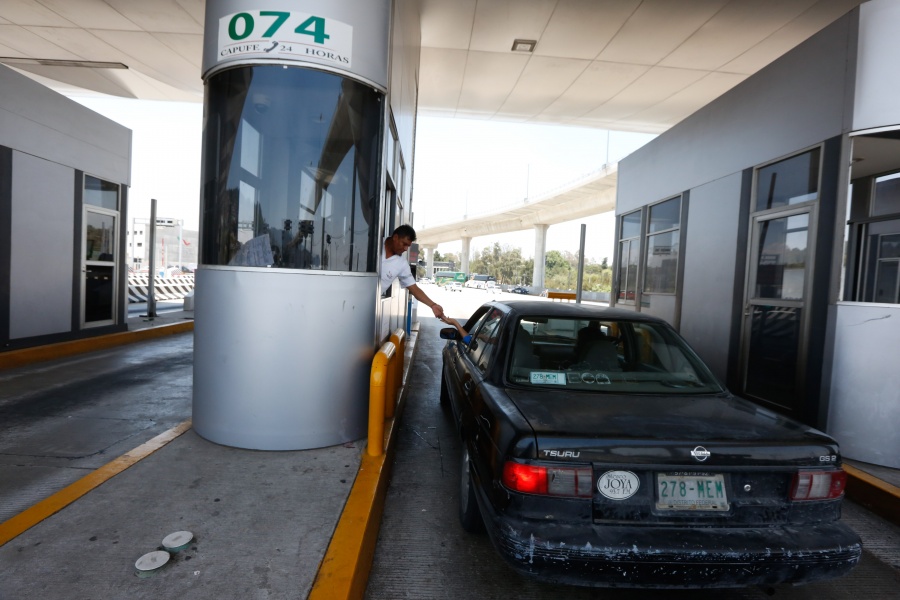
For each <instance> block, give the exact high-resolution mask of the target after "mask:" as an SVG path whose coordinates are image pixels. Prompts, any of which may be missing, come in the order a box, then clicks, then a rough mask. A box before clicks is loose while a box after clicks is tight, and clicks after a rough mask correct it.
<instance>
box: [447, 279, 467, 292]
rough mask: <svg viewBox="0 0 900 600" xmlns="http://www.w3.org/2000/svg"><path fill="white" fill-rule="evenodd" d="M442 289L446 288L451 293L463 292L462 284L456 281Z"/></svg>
mask: <svg viewBox="0 0 900 600" xmlns="http://www.w3.org/2000/svg"><path fill="white" fill-rule="evenodd" d="M444 287H445V288H447V289H448V290H450V291H451V292H461V291H462V290H463V286H462V284H461V283H460V282H458V281H451V282H450V283H448V284H446V285H445V286H444Z"/></svg>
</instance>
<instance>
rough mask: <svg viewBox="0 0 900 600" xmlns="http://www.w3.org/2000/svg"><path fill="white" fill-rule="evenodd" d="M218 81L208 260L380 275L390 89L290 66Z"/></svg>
mask: <svg viewBox="0 0 900 600" xmlns="http://www.w3.org/2000/svg"><path fill="white" fill-rule="evenodd" d="M206 85H207V89H206V98H205V102H206V107H205V114H206V120H205V124H204V132H203V135H204V156H203V174H202V182H203V191H202V195H203V197H202V211H201V218H202V223H203V241H202V246H201V256H200V261H201V263H203V264H207V265H228V266H243V267H264V268H267V267H271V268H286V269H312V270H325V271H357V272H375V271H376V268H377V258H378V255H377V251H378V239H377V227H376V225H377V218H378V214H379V211H378V198H379V193H380V181H379V171H380V170H379V168H378V163H377V161H378V148H379V144H380V138H379V131H380V126H381V120H382V114H381V113H382V109H381V106H382V102H383V99H382V98H383V96H382V94H380V93H379V92H377V91H375V90H373V89H372V88H371V87H370V86H367V85H364V84H361V83H358V82H356V81H353V80H351V79H346V78H343V77H340V76H338V75H334V74H332V73H325V72H321V71H315V70H310V69H303V68H296V67H290V68H286V67H283V66H281V65H273V66H270V65H267V66H252V67H240V68H235V69H229V70H226V71H223V72H221V73H218V74H216V75H214V76H212V77H211V78H210V79H209V80H208V81H207V84H206Z"/></svg>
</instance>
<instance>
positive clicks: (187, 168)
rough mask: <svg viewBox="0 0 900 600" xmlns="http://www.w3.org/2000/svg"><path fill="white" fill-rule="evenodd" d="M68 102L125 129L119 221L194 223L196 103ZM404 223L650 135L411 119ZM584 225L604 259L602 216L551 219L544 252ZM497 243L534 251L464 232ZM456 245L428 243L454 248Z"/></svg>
mask: <svg viewBox="0 0 900 600" xmlns="http://www.w3.org/2000/svg"><path fill="white" fill-rule="evenodd" d="M70 98H72V99H73V100H75V101H76V102H79V103H81V104H83V105H84V106H87V107H88V108H90V109H91V110H94V111H95V112H98V113H100V114H102V115H104V116H106V117H107V118H110V119H112V120H114V121H116V122H118V123H120V124H122V125H124V126H125V127H128V128H129V129H131V130H132V174H131V177H132V179H131V187H130V189H129V192H128V194H129V206H128V214H129V219H130V218H133V217H142V218H149V217H150V200H151V198H155V199H156V201H157V211H156V212H157V216H158V217H159V218H172V219H182V220H183V221H184V228H185V229H188V230H195V231H196V230H197V229H198V228H199V215H200V208H199V199H200V151H201V133H202V119H203V106H202V104H201V103H199V102H198V103H187V102H155V101H149V100H130V99H122V98H111V97H96V96H77V95H71V96H70ZM416 134H417V139H416V156H415V160H414V180H413V201H412V203H413V215H414V220H413V226H414V227H416V228H419V229H422V228H426V227H431V226H435V225H439V224H442V223H447V222H455V221H459V220H461V219H462V217H463V215H465V214H467V213H468V214H469V215H476V214H482V213H488V212H495V211H496V210H498V209H501V208H502V207H503V206H508V205H512V204H516V203H520V202H521V201H522V200H523V199H524V198H526V197H529V198H537V197H539V196H541V195H543V194H545V193H546V192H548V191H550V190H552V189H554V188H557V187H560V186H563V185H565V184H567V183H569V182H571V181H573V180H575V179H578V178H579V177H581V176H583V175H585V174H587V173H589V172H591V171H594V170H596V169H599V168H600V167H601V166H602V165H603V164H605V163H607V162H616V161H618V160H620V159H621V158H623V157H625V156H627V155H628V154H629V153H631V152H633V151H634V150H636V149H637V148H639V147H640V146H642V145H643V144H645V143H646V142H648V141H649V140H651V139H652V138H653V137H654V136H652V135H648V134H634V133H625V132H616V131H613V132H607V131H606V130H600V129H584V128H575V127H566V126H551V125H533V124H520V123H507V122H495V121H484V120H466V119H449V118H436V117H424V116H420V117H419V118H418V120H417V126H416ZM582 223H585V224H586V236H585V238H586V242H585V256H586V257H587V258H588V259H593V260H595V261H597V262H600V261H602V260H603V258H609V259H610V260H611V259H612V252H613V248H614V240H613V236H614V218H613V216H612V213H607V214H605V215H600V216H595V217H590V218H587V219H582V220H579V221H572V222H569V223H561V224H558V225H551V226H550V228H549V229H548V232H547V250H548V251H549V250H560V251H568V252H573V253H574V252H576V251H577V250H578V245H579V238H580V235H581V233H580V225H581V224H582ZM495 241H497V242H500V244H501V245H509V246H510V247H518V248H521V249H522V254H523V256H524V257H526V258H530V257H532V256H533V255H534V233H533V231H530V230H529V231H524V232H518V233H508V234H501V235H496V236H491V237H490V238H488V237H480V238H474V239H473V240H472V242H471V249H472V252H473V253H477V252H480V250H481V249H482V248H484V247H486V246H491V245H493V243H494V242H495ZM460 249H461V243H460V242H455V243H448V244H441V245H440V246H438V250H439V251H440V252H459V250H460Z"/></svg>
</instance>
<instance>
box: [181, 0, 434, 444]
mask: <svg viewBox="0 0 900 600" xmlns="http://www.w3.org/2000/svg"><path fill="white" fill-rule="evenodd" d="M420 45H421V43H420V28H419V21H418V10H417V8H416V4H415V3H413V2H404V1H396V2H392V1H391V0H340V1H331V2H319V1H308V0H307V1H297V0H290V1H288V0H271V1H267V2H255V3H254V2H246V1H243V0H241V1H238V0H209V1H208V2H207V3H206V23H205V28H204V53H203V79H204V83H205V95H204V97H205V107H204V132H203V159H202V160H203V165H202V175H201V187H202V190H201V201H200V204H201V215H200V222H201V225H200V226H201V231H200V239H201V251H200V266H199V268H198V271H197V273H196V286H197V287H196V299H195V311H196V324H195V342H194V343H195V345H194V351H195V354H194V407H193V426H194V429H195V431H196V432H197V433H199V434H200V435H202V436H203V437H206V438H207V439H210V440H212V441H214V442H218V443H221V444H225V445H230V446H237V447H244V448H253V449H261V450H293V449H302V448H313V447H321V446H329V445H333V444H337V443H341V442H346V441H349V440H354V439H359V438H362V437H364V436H365V432H366V426H367V415H368V403H367V399H368V389H369V373H370V368H371V359H372V357H373V356H374V353H375V350H376V349H377V347H378V345H380V343H381V342H382V341H384V340H386V339H387V337H388V336H389V334H390V332H391V331H392V330H393V329H394V328H396V327H399V326H402V325H405V321H406V320H405V314H406V310H407V305H406V302H405V297H406V294H401V293H400V290H399V288H398V284H397V283H396V282H395V283H394V288H395V289H393V290H381V289H380V283H379V277H378V270H379V260H380V256H381V252H382V241H383V239H384V237H385V236H386V235H389V234H390V232H391V231H392V230H393V228H394V227H395V226H397V225H399V224H401V223H405V222H409V221H411V212H410V208H411V201H410V197H411V179H412V168H411V166H412V150H413V139H414V129H415V109H416V93H417V84H416V80H417V70H418V65H419V49H420ZM385 293H389V294H390V295H389V296H388V297H384V296H385Z"/></svg>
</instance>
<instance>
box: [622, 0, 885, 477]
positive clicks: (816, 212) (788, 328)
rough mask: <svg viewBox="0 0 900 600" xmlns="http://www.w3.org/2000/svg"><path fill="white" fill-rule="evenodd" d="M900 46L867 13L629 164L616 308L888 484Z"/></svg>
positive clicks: (857, 12)
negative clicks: (667, 332) (672, 330)
mask: <svg viewBox="0 0 900 600" xmlns="http://www.w3.org/2000/svg"><path fill="white" fill-rule="evenodd" d="M898 29H900V3H898V2H896V1H893V0H871V1H869V2H865V3H863V4H862V5H860V6H859V7H858V8H856V9H854V10H853V11H851V12H850V13H848V14H847V15H845V16H844V17H842V18H840V19H839V20H837V21H836V22H834V23H833V24H832V25H830V26H829V27H827V28H826V29H824V30H822V31H821V32H820V33H818V34H817V35H815V36H813V37H812V38H810V39H809V40H807V41H806V42H804V43H803V44H801V45H800V46H798V47H797V48H795V49H794V50H792V51H791V52H789V53H788V54H786V55H784V56H783V57H781V58H780V59H778V60H777V61H775V62H774V63H772V64H770V65H769V66H768V67H766V68H765V69H763V70H761V71H760V72H759V73H757V74H756V75H754V76H752V77H750V78H749V79H747V80H745V81H744V82H743V83H741V84H740V85H738V86H736V87H735V88H733V89H732V90H730V91H729V92H727V93H726V94H724V95H723V96H721V97H719V98H718V99H717V100H715V101H713V102H712V103H710V104H709V105H707V106H706V107H704V108H703V109H701V110H699V111H698V112H696V113H694V114H693V115H692V116H690V117H689V118H687V119H685V120H684V121H682V122H681V123H679V124H678V125H676V126H675V127H673V128H672V129H670V130H668V131H667V132H665V133H664V134H662V135H660V136H659V137H658V138H657V139H655V140H654V141H653V142H651V143H650V144H648V145H647V146H645V147H643V148H642V149H640V150H638V151H637V152H635V153H634V154H632V155H631V156H629V157H627V158H626V159H624V160H622V161H621V162H620V164H619V175H618V177H619V179H618V196H617V207H616V214H617V221H618V222H617V229H616V231H617V242H618V243H617V250H616V265H617V289H616V290H615V294H614V304H615V305H617V306H619V307H632V308H633V309H634V310H638V311H641V312H647V313H651V314H654V315H657V316H660V317H663V318H665V319H667V320H669V321H670V322H671V323H673V324H674V325H675V326H676V327H677V328H679V329H680V331H681V332H682V333H683V334H684V335H685V336H686V337H687V338H688V340H689V341H690V342H691V343H692V344H693V346H694V347H695V348H696V349H697V351H698V352H699V353H700V354H701V355H702V356H703V357H704V359H706V360H707V361H708V362H709V363H710V364H711V365H712V366H713V367H714V368H715V370H716V371H717V373H718V374H719V375H720V377H721V378H722V379H723V380H725V381H727V383H728V385H729V387H730V388H731V389H732V390H733V391H735V392H736V393H739V394H741V395H744V396H747V397H750V398H753V399H755V400H756V401H757V402H758V403H760V404H761V405H763V406H768V407H771V408H774V409H776V410H778V411H780V412H786V413H789V414H792V415H794V416H797V417H799V418H801V419H802V420H804V421H806V422H808V423H811V424H814V425H818V426H819V427H823V428H825V429H826V430H827V431H828V432H829V433H831V434H832V435H834V436H836V437H837V439H838V440H839V442H840V443H841V446H842V450H843V452H844V454H845V455H846V456H847V457H849V458H853V459H856V460H860V461H864V462H869V463H874V464H878V465H884V466H888V467H893V468H900V436H898V434H897V424H898V423H900V369H898V368H897V367H898V365H900V351H898V347H897V340H898V339H900V103H898V102H897V97H898V95H900V83H898V78H897V77H896V72H897V66H896V64H897V57H898V56H900V38H898V36H897V35H896V32H897V31H898ZM723 349H727V351H723Z"/></svg>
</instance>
